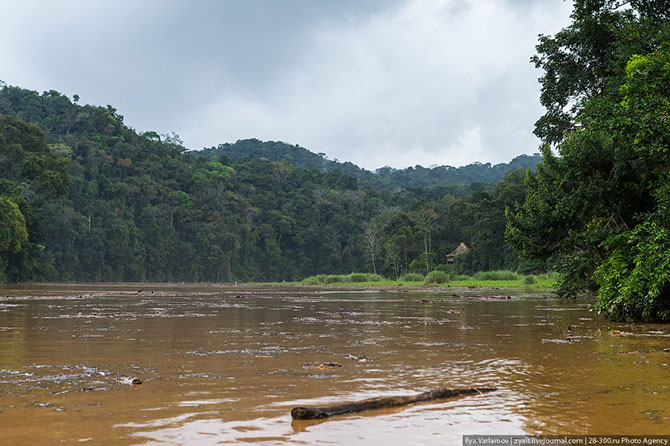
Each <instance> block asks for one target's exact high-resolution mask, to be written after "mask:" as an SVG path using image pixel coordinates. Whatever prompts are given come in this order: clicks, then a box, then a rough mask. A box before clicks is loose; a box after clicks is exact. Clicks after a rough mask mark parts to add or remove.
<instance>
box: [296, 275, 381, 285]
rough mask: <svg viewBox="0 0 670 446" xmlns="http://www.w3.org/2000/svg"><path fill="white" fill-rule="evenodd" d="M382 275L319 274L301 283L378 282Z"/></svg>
mask: <svg viewBox="0 0 670 446" xmlns="http://www.w3.org/2000/svg"><path fill="white" fill-rule="evenodd" d="M382 280H384V278H383V277H381V276H379V275H377V274H367V273H351V274H347V275H333V274H319V275H316V276H311V277H307V278H306V279H303V280H302V282H301V283H302V284H303V285H330V284H334V283H364V282H380V281H382Z"/></svg>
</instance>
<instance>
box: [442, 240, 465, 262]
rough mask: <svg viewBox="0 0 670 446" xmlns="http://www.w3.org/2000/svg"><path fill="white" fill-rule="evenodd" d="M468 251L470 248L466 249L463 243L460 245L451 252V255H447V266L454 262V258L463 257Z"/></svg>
mask: <svg viewBox="0 0 670 446" xmlns="http://www.w3.org/2000/svg"><path fill="white" fill-rule="evenodd" d="M468 251H470V248H468V247H467V246H466V245H465V243H461V244H460V245H458V247H457V248H456V249H454V250H453V251H451V254H447V265H451V264H452V263H454V262H455V261H456V257H458V256H460V255H463V254H465V253H466V252H468Z"/></svg>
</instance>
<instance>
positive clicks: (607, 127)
mask: <svg viewBox="0 0 670 446" xmlns="http://www.w3.org/2000/svg"><path fill="white" fill-rule="evenodd" d="M660 4H665V7H666V8H665V9H664V8H659V6H660ZM630 6H631V7H629V8H619V7H618V4H617V3H616V2H611V1H576V2H575V12H574V13H573V24H572V25H571V26H569V27H568V28H566V29H564V30H562V31H561V32H559V33H558V34H557V35H556V36H554V37H542V38H541V41H540V44H539V45H538V51H539V53H540V54H539V55H538V56H537V57H536V58H535V59H534V60H535V62H536V63H537V64H538V66H540V67H542V68H544V70H545V76H544V77H543V84H542V87H543V92H542V94H543V96H542V99H543V103H544V104H545V106H546V107H547V114H545V116H543V117H542V118H541V119H540V121H538V125H537V127H536V131H537V133H538V135H539V136H542V137H543V138H544V140H545V143H546V145H545V146H544V149H543V160H544V163H543V164H542V165H540V166H539V167H538V170H537V172H536V173H530V174H529V176H528V178H527V185H528V195H527V196H526V199H525V201H524V203H523V204H522V205H520V206H517V207H516V208H515V210H513V211H508V213H507V215H508V223H507V238H508V240H509V241H510V242H511V243H512V244H513V245H514V246H515V247H516V249H517V250H518V251H519V252H520V254H521V256H522V257H524V258H527V259H545V260H546V259H553V261H552V262H553V263H554V264H555V265H556V266H557V267H558V269H559V270H560V271H562V272H563V273H564V274H563V279H562V281H561V283H560V286H559V289H558V292H559V294H560V295H562V296H573V295H576V294H578V293H581V292H594V293H595V292H598V293H599V303H598V308H599V310H600V311H601V312H603V313H604V314H606V315H608V316H611V317H615V318H618V319H625V318H631V319H643V320H659V319H660V320H667V319H669V318H670V311H669V310H670V301H669V300H668V292H669V291H670V289H668V288H666V283H667V271H666V270H665V268H666V267H665V263H664V262H663V261H659V258H657V257H655V256H653V255H651V254H652V253H656V255H657V256H658V255H660V256H661V257H662V258H664V257H667V253H668V247H669V246H668V245H667V242H666V239H667V238H666V231H667V228H668V226H667V225H668V219H667V216H666V209H667V208H666V202H667V198H666V196H667V192H666V191H667V189H668V179H669V178H668V173H669V172H670V165H669V164H668V156H667V155H668V150H670V145H669V144H670V126H669V124H670V121H669V119H670V109H669V108H668V107H669V105H668V104H670V101H669V99H670V97H669V94H670V59H669V58H668V56H669V54H670V53H669V50H670V46H669V44H668V42H670V25H669V23H670V22H669V17H668V13H667V11H668V9H667V6H670V5H667V2H631V4H630ZM551 144H556V152H554V151H553V150H552V148H551Z"/></svg>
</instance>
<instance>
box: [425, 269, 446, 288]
mask: <svg viewBox="0 0 670 446" xmlns="http://www.w3.org/2000/svg"><path fill="white" fill-rule="evenodd" d="M450 279H451V277H450V276H449V274H448V273H445V272H444V271H431V272H429V273H428V274H427V275H426V279H425V280H424V282H423V283H424V285H432V284H444V283H447V282H449V280H450Z"/></svg>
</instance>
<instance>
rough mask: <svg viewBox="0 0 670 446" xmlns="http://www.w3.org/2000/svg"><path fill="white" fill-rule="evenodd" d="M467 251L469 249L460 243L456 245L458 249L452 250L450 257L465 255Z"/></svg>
mask: <svg viewBox="0 0 670 446" xmlns="http://www.w3.org/2000/svg"><path fill="white" fill-rule="evenodd" d="M469 250H470V248H468V247H467V246H465V243H461V244H460V245H458V248H456V249H454V250H453V251H452V252H451V255H452V256H460V255H461V254H465V253H466V252H468V251H469Z"/></svg>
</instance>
